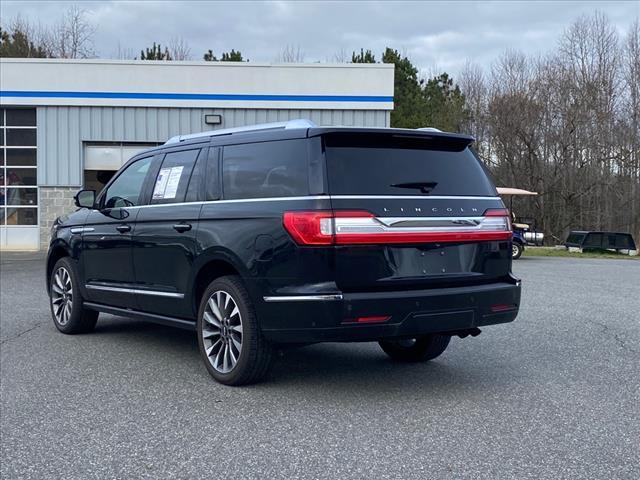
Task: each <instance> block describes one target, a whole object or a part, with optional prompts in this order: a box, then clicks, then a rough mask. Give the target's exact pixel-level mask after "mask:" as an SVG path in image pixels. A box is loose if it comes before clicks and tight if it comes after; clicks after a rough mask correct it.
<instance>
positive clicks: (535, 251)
mask: <svg viewBox="0 0 640 480" xmlns="http://www.w3.org/2000/svg"><path fill="white" fill-rule="evenodd" d="M522 256H523V257H569V258H615V259H618V260H625V259H626V260H640V256H638V255H636V256H635V257H631V256H629V255H622V254H620V253H614V252H599V251H587V252H583V253H572V252H569V250H565V249H559V248H555V247H525V249H524V252H523V253H522Z"/></svg>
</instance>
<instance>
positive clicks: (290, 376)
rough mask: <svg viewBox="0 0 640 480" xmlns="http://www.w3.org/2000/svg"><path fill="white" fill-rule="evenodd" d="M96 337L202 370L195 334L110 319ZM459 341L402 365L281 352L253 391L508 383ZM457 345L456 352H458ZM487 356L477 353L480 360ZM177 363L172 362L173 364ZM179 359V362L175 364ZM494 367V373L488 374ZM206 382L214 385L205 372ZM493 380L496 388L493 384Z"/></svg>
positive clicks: (373, 348)
mask: <svg viewBox="0 0 640 480" xmlns="http://www.w3.org/2000/svg"><path fill="white" fill-rule="evenodd" d="M93 335H100V336H108V337H113V339H114V340H117V341H118V342H119V343H120V342H126V343H128V344H134V345H135V348H136V349H137V351H139V352H142V353H143V354H144V352H145V351H146V352H148V353H149V355H151V354H152V352H157V351H163V352H164V353H165V355H167V357H169V356H174V357H175V358H178V359H188V366H187V365H186V364H185V365H184V366H182V367H181V366H178V365H176V366H174V368H178V369H180V368H187V369H189V370H190V371H192V372H193V368H194V367H195V366H197V367H196V368H199V367H200V362H201V360H200V355H199V352H198V344H197V339H196V335H195V332H191V331H188V330H181V329H177V328H172V327H167V326H163V325H157V324H154V323H149V322H144V321H138V320H132V319H127V318H124V317H114V316H105V318H102V317H101V319H100V321H99V322H98V324H97V326H96V330H95V332H94V333H93ZM455 342H456V340H454V341H453V342H452V344H451V346H450V347H449V350H448V351H445V353H444V354H443V355H442V356H441V357H439V358H437V359H435V360H432V361H430V362H424V363H414V364H411V363H402V362H397V361H393V360H391V359H389V358H388V357H387V356H386V355H385V354H384V353H383V352H382V350H381V349H380V348H379V347H378V345H377V344H376V343H320V344H315V345H309V346H305V347H288V348H278V349H277V350H276V358H275V361H274V365H273V368H272V370H271V372H270V373H269V375H268V376H267V377H266V378H265V379H264V381H263V382H261V383H259V384H257V385H254V386H251V387H248V388H256V389H265V390H277V389H281V388H287V389H288V388H290V387H291V386H292V385H296V386H298V387H303V388H312V389H314V390H316V389H319V388H321V389H322V390H323V392H331V391H342V390H345V389H348V390H350V391H352V392H353V391H360V392H361V393H364V392H367V393H371V392H374V391H377V392H381V391H392V390H402V391H406V392H422V393H424V391H425V390H423V389H425V388H428V389H429V390H430V391H441V392H449V393H450V392H452V391H456V390H463V389H474V390H475V389H479V390H483V388H484V387H488V388H495V383H504V382H505V381H507V377H508V374H507V373H506V370H509V368H508V366H506V365H502V364H501V362H500V361H498V360H497V359H495V358H493V359H489V358H487V359H486V360H487V361H486V362H484V361H482V360H480V362H479V363H478V361H477V360H478V359H477V358H476V361H475V362H473V363H470V362H466V361H465V362H461V361H460V356H459V354H458V355H456V353H455V351H453V352H451V351H450V350H455V348H456V347H457V346H456V345H455ZM452 347H453V348H452ZM478 355H481V354H480V353H479V352H476V357H477V356H478ZM168 361H171V360H168ZM174 361H175V360H174ZM487 369H489V371H488V370H487ZM201 372H202V381H203V382H209V381H211V382H213V380H212V379H210V378H209V376H208V375H207V373H206V371H205V369H204V368H202V369H201ZM492 382H493V383H494V385H491V384H492Z"/></svg>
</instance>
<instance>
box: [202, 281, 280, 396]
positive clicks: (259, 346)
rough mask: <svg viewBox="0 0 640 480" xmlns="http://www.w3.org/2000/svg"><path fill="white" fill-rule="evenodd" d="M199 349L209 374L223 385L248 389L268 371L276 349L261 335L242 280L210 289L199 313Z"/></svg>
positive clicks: (217, 282)
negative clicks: (244, 386)
mask: <svg viewBox="0 0 640 480" xmlns="http://www.w3.org/2000/svg"><path fill="white" fill-rule="evenodd" d="M197 333H198V346H199V347H200V355H201V356H202V360H203V361H204V364H205V367H206V368H207V371H208V372H209V374H210V375H211V376H212V377H213V378H215V379H216V380H217V381H218V382H220V383H222V384H224V385H247V384H250V383H255V382H258V381H259V380H261V379H262V378H263V377H264V376H265V375H266V374H267V373H268V371H269V368H270V367H271V362H272V359H273V348H272V346H271V344H269V343H268V342H267V340H265V338H264V337H263V335H262V332H261V331H260V327H259V325H258V320H257V317H256V313H255V309H254V307H253V303H252V301H251V298H250V297H249V293H248V292H247V290H246V289H245V287H244V285H243V284H242V281H241V280H240V277H238V276H235V275H229V276H225V277H220V278H218V279H216V280H214V281H213V282H211V284H209V286H208V287H207V289H206V290H205V292H204V294H203V296H202V300H201V302H200V309H199V310H198V322H197Z"/></svg>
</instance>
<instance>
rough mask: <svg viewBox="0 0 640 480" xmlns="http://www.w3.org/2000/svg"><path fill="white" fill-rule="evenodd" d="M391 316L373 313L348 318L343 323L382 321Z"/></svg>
mask: <svg viewBox="0 0 640 480" xmlns="http://www.w3.org/2000/svg"><path fill="white" fill-rule="evenodd" d="M390 318H391V316H390V315H371V316H369V317H357V318H347V319H345V320H344V321H343V322H342V323H382V322H386V321H387V320H389V319H390Z"/></svg>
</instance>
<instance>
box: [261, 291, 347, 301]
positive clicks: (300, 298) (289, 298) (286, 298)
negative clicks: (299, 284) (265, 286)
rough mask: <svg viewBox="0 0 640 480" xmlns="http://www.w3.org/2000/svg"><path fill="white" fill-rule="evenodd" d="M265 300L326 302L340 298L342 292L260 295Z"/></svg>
mask: <svg viewBox="0 0 640 480" xmlns="http://www.w3.org/2000/svg"><path fill="white" fill-rule="evenodd" d="M262 299H263V300H264V301H265V302H327V301H334V300H342V294H341V293H337V294H332V295H279V296H272V297H262Z"/></svg>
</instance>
